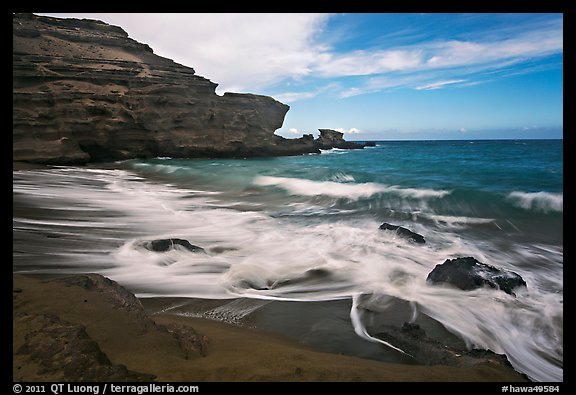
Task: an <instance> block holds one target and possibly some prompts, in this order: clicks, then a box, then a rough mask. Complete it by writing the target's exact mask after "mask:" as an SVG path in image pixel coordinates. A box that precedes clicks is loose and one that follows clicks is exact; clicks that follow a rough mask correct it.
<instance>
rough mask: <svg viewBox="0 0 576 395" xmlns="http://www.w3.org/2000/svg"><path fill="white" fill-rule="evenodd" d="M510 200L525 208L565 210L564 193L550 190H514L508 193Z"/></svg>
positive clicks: (543, 210) (545, 210)
mask: <svg viewBox="0 0 576 395" xmlns="http://www.w3.org/2000/svg"><path fill="white" fill-rule="evenodd" d="M508 200H510V201H512V202H513V203H514V205H515V206H517V207H520V208H523V209H525V210H535V211H542V212H545V213H547V212H549V211H558V212H562V211H564V194H563V193H550V192H519V191H514V192H511V193H510V194H509V195H508Z"/></svg>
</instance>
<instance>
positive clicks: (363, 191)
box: [254, 176, 451, 200]
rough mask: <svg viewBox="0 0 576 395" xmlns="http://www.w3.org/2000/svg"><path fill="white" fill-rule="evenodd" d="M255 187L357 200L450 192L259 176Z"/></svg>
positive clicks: (424, 196) (420, 197) (413, 196)
mask: <svg viewBox="0 0 576 395" xmlns="http://www.w3.org/2000/svg"><path fill="white" fill-rule="evenodd" d="M254 184H255V185H259V186H274V187H278V188H281V189H284V190H285V191H287V192H289V193H291V194H293V195H300V196H329V197H334V198H347V199H350V200H358V199H361V198H367V197H370V196H373V195H375V194H378V193H392V194H396V195H399V196H401V197H403V198H412V199H429V198H442V197H444V196H446V195H448V194H450V193H451V191H443V190H440V191H438V190H435V189H416V188H400V187H398V186H395V185H392V186H388V185H384V184H378V183H374V182H367V183H341V182H334V181H312V180H307V179H303V178H288V177H271V176H259V177H256V179H255V180H254Z"/></svg>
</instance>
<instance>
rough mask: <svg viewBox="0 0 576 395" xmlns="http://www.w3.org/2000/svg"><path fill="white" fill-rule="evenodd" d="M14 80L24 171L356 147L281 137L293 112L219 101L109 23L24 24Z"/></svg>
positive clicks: (17, 23) (19, 20) (235, 96)
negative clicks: (34, 166) (28, 166)
mask: <svg viewBox="0 0 576 395" xmlns="http://www.w3.org/2000/svg"><path fill="white" fill-rule="evenodd" d="M231 67H233V65H231ZM12 76H13V115H12V122H13V151H12V153H13V160H14V161H24V162H34V163H45V164H74V163H87V162H99V161H100V162H101V161H112V160H121V159H130V158H146V157H155V156H170V157H175V158H176V157H178V158H183V157H186V158H191V157H249V156H280V155H297V154H303V153H313V152H316V153H319V148H320V145H321V146H322V147H329V146H330V144H331V143H332V142H334V143H335V144H338V145H337V146H336V145H333V147H338V148H340V147H344V146H345V145H346V144H345V143H346V142H345V141H343V140H341V139H340V138H338V136H332V137H329V136H328V135H326V137H322V136H321V137H320V141H319V142H318V141H315V140H313V139H312V138H311V136H304V137H302V138H299V139H285V138H283V137H281V136H278V135H275V134H274V131H275V130H276V129H278V128H280V127H281V126H282V123H283V121H284V116H285V115H286V112H287V111H288V109H289V106H287V105H285V104H283V103H280V102H278V101H276V100H274V99H273V98H271V97H267V96H260V95H254V94H239V93H225V94H224V95H223V96H219V95H217V94H216V92H215V90H216V87H217V84H215V83H213V82H211V81H210V80H208V79H206V78H203V77H200V76H197V75H196V74H195V72H194V69H192V68H190V67H185V66H182V65H180V64H177V63H175V62H173V61H172V60H170V59H166V58H163V57H160V56H158V55H155V54H154V53H153V51H152V49H151V48H150V47H149V46H148V45H146V44H141V43H139V42H137V41H135V40H133V39H131V38H129V37H128V34H127V33H126V32H125V31H124V30H122V29H121V28H120V27H117V26H111V25H108V24H106V23H104V22H101V21H96V20H87V19H82V20H79V19H59V18H49V17H41V16H36V15H33V14H14V15H13V57H12ZM340 137H341V136H340ZM352 144H353V143H352ZM330 148H332V146H330ZM354 148H356V147H354Z"/></svg>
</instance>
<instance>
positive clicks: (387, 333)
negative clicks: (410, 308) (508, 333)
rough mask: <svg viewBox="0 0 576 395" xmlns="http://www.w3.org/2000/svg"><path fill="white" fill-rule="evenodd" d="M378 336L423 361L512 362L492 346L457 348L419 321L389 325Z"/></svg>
mask: <svg viewBox="0 0 576 395" xmlns="http://www.w3.org/2000/svg"><path fill="white" fill-rule="evenodd" d="M382 329H383V331H382V332H380V333H377V334H376V335H375V337H377V338H379V339H382V340H384V341H386V342H389V343H390V344H393V345H394V346H396V347H398V348H400V349H402V350H404V351H405V352H407V353H408V354H410V355H411V356H412V357H413V359H414V361H415V362H417V363H419V364H422V365H450V366H462V367H465V366H473V365H476V364H480V363H485V362H490V363H492V364H498V365H502V366H508V367H509V366H511V365H510V362H509V361H508V359H507V358H506V356H505V355H500V354H496V353H494V352H492V351H489V350H470V351H468V350H457V349H454V348H451V347H448V346H446V345H444V344H442V343H440V342H438V341H436V340H434V339H432V338H430V337H428V335H427V334H426V332H425V331H424V330H423V329H422V328H421V327H420V326H419V325H417V324H410V323H407V322H405V323H404V325H402V328H398V327H395V326H391V325H390V326H386V327H384V328H382Z"/></svg>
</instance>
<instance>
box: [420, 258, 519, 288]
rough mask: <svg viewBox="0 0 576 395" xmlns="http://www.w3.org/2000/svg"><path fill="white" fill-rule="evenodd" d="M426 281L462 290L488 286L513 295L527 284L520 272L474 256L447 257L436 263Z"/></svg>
mask: <svg viewBox="0 0 576 395" xmlns="http://www.w3.org/2000/svg"><path fill="white" fill-rule="evenodd" d="M426 281H427V282H429V283H430V284H450V285H453V286H455V287H457V288H460V289H462V290H472V289H476V288H480V287H484V286H488V287H490V288H495V289H499V290H501V291H504V292H506V293H507V294H509V295H513V296H516V295H515V294H514V292H513V289H515V288H517V287H525V286H526V282H525V281H524V279H523V278H522V277H521V276H520V275H519V274H517V273H514V272H511V271H507V270H502V269H498V268H496V267H494V266H490V265H487V264H485V263H481V262H478V261H477V260H476V259H475V258H473V257H465V258H456V259H447V260H446V261H444V263H442V264H440V265H436V267H435V268H434V269H433V270H432V271H431V272H430V274H428V277H427V278H426Z"/></svg>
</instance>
